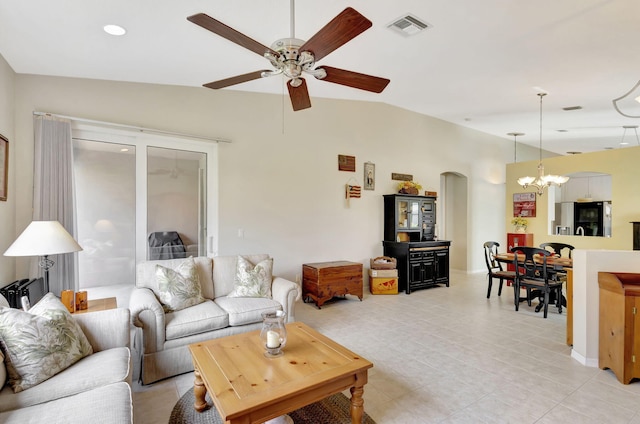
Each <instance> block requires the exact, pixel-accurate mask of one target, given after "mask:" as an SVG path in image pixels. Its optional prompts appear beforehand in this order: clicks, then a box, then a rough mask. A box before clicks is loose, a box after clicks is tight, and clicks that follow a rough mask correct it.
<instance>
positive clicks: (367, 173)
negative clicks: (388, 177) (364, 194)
mask: <svg viewBox="0 0 640 424" xmlns="http://www.w3.org/2000/svg"><path fill="white" fill-rule="evenodd" d="M364 189H365V190H375V189H376V165H375V164H374V163H371V162H365V163H364Z"/></svg>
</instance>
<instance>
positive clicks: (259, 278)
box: [228, 256, 273, 298]
mask: <svg viewBox="0 0 640 424" xmlns="http://www.w3.org/2000/svg"><path fill="white" fill-rule="evenodd" d="M272 269H273V259H272V258H269V259H265V260H264V261H261V262H258V263H257V264H255V265H254V264H252V263H251V262H249V261H248V260H247V259H245V258H243V257H242V256H238V262H237V265H236V276H235V279H234V282H233V290H232V291H231V293H229V294H228V296H229V297H268V298H270V297H271V281H272V280H273V277H272V276H271V270H272Z"/></svg>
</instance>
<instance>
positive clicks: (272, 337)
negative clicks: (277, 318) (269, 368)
mask: <svg viewBox="0 0 640 424" xmlns="http://www.w3.org/2000/svg"><path fill="white" fill-rule="evenodd" d="M278 346H280V334H278V332H276V331H273V330H269V331H268V332H267V347H268V348H270V349H273V348H276V347H278Z"/></svg>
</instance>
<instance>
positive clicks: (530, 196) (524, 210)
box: [513, 193, 536, 218]
mask: <svg viewBox="0 0 640 424" xmlns="http://www.w3.org/2000/svg"><path fill="white" fill-rule="evenodd" d="M513 216H525V217H528V218H535V216H536V194H535V193H514V194H513Z"/></svg>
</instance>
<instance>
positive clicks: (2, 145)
mask: <svg viewBox="0 0 640 424" xmlns="http://www.w3.org/2000/svg"><path fill="white" fill-rule="evenodd" d="M8 180H9V140H7V138H6V137H5V136H3V135H2V134H0V200H2V201H6V200H7V186H8Z"/></svg>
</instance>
